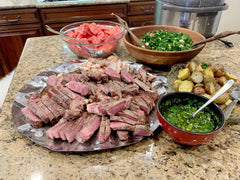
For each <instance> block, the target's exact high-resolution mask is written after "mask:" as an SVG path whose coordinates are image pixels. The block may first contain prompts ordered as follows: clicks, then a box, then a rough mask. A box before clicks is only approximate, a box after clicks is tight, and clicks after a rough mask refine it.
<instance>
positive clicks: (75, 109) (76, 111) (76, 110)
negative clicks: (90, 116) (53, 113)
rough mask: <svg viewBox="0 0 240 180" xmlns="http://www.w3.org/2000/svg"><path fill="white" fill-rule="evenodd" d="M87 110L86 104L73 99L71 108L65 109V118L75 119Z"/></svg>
mask: <svg viewBox="0 0 240 180" xmlns="http://www.w3.org/2000/svg"><path fill="white" fill-rule="evenodd" d="M84 110H85V106H84V105H83V104H82V103H80V102H79V101H77V100H74V99H73V100H71V103H70V105H69V109H67V110H66V111H65V114H64V116H63V117H64V118H65V119H69V120H74V119H76V118H79V117H80V116H81V115H82V112H83V111H84Z"/></svg>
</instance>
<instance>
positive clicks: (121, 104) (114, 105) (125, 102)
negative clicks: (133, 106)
mask: <svg viewBox="0 0 240 180" xmlns="http://www.w3.org/2000/svg"><path fill="white" fill-rule="evenodd" d="M131 102H132V97H131V96H130V97H126V98H122V99H120V100H117V101H112V102H109V103H107V105H106V106H105V110H106V112H107V114H108V115H110V116H112V115H115V114H117V113H118V112H119V111H122V110H123V109H126V108H128V107H129V105H130V103H131Z"/></svg>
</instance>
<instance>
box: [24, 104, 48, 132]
mask: <svg viewBox="0 0 240 180" xmlns="http://www.w3.org/2000/svg"><path fill="white" fill-rule="evenodd" d="M22 112H23V114H24V116H25V117H26V118H27V120H28V121H29V123H30V124H31V126H32V127H34V128H40V127H42V125H43V121H42V120H41V119H40V118H39V117H38V116H37V115H36V114H34V113H33V112H32V111H31V110H30V108H29V107H28V106H26V107H25V108H23V109H22Z"/></svg>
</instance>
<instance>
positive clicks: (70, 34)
mask: <svg viewBox="0 0 240 180" xmlns="http://www.w3.org/2000/svg"><path fill="white" fill-rule="evenodd" d="M67 35H68V36H71V37H73V38H76V36H77V35H76V34H75V33H74V32H73V31H68V32H67Z"/></svg>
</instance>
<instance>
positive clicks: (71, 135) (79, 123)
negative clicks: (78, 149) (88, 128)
mask: <svg viewBox="0 0 240 180" xmlns="http://www.w3.org/2000/svg"><path fill="white" fill-rule="evenodd" d="M84 121H85V117H80V118H78V119H77V120H76V121H75V122H74V124H73V125H72V127H71V128H69V129H68V130H66V131H65V136H66V138H67V141H68V142H69V143H71V142H73V141H74V140H75V137H76V135H77V133H78V132H79V131H80V130H81V129H82V127H83V124H84Z"/></svg>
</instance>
